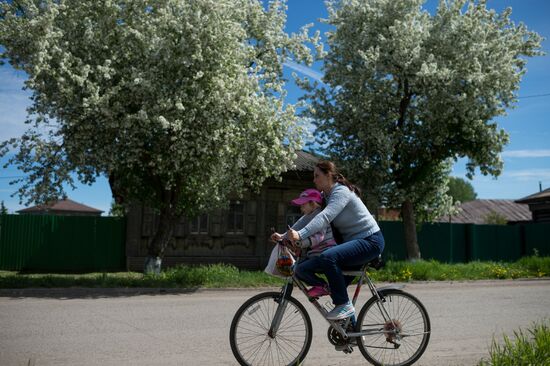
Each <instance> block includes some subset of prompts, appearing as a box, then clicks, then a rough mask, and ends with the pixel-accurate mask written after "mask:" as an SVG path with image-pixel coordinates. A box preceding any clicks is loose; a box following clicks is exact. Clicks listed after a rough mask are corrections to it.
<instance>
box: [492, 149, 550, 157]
mask: <svg viewBox="0 0 550 366" xmlns="http://www.w3.org/2000/svg"><path fill="white" fill-rule="evenodd" d="M502 156H503V157H505V158H549V157H550V150H510V151H504V152H503V153H502Z"/></svg>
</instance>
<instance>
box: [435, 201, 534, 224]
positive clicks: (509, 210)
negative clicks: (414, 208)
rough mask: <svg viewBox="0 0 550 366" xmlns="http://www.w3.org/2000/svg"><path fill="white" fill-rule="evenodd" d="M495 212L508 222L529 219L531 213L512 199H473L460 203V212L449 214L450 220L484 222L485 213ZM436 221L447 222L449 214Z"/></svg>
mask: <svg viewBox="0 0 550 366" xmlns="http://www.w3.org/2000/svg"><path fill="white" fill-rule="evenodd" d="M491 213H497V214H499V215H502V216H504V217H505V218H506V220H507V221H508V222H519V221H531V220H532V215H531V211H529V207H528V206H527V205H525V204H521V203H516V202H514V200H484V199H479V200H473V201H468V202H464V203H462V204H461V205H460V212H459V213H457V214H455V215H453V216H451V222H454V223H463V224H484V223H485V220H486V217H487V215H489V214H491ZM436 221H438V222H449V216H443V217H440V218H439V219H437V220H436Z"/></svg>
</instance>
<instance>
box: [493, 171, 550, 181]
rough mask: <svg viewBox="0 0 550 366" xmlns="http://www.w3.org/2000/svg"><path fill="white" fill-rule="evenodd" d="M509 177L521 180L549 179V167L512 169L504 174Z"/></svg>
mask: <svg viewBox="0 0 550 366" xmlns="http://www.w3.org/2000/svg"><path fill="white" fill-rule="evenodd" d="M504 175H505V176H508V177H510V178H515V179H518V180H521V181H527V180H542V181H546V180H550V169H525V170H513V171H509V172H506V173H505V174H504Z"/></svg>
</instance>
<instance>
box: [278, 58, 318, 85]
mask: <svg viewBox="0 0 550 366" xmlns="http://www.w3.org/2000/svg"><path fill="white" fill-rule="evenodd" d="M284 65H285V66H286V67H288V68H290V69H292V70H294V71H297V72H299V73H300V74H304V75H306V76H309V77H310V78H312V79H314V80H317V81H318V82H320V83H323V74H322V73H320V72H318V71H316V70H313V69H312V68H310V67H307V66H304V65H300V64H297V63H296V62H294V61H290V60H287V61H285V62H284Z"/></svg>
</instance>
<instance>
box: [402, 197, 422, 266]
mask: <svg viewBox="0 0 550 366" xmlns="http://www.w3.org/2000/svg"><path fill="white" fill-rule="evenodd" d="M401 215H402V216H403V229H404V233H405V247H406V248H407V257H408V259H409V260H411V261H415V260H418V259H420V248H419V247H418V240H417V238H416V220H415V218H414V210H413V204H412V202H411V201H410V200H405V202H403V204H402V205H401Z"/></svg>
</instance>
